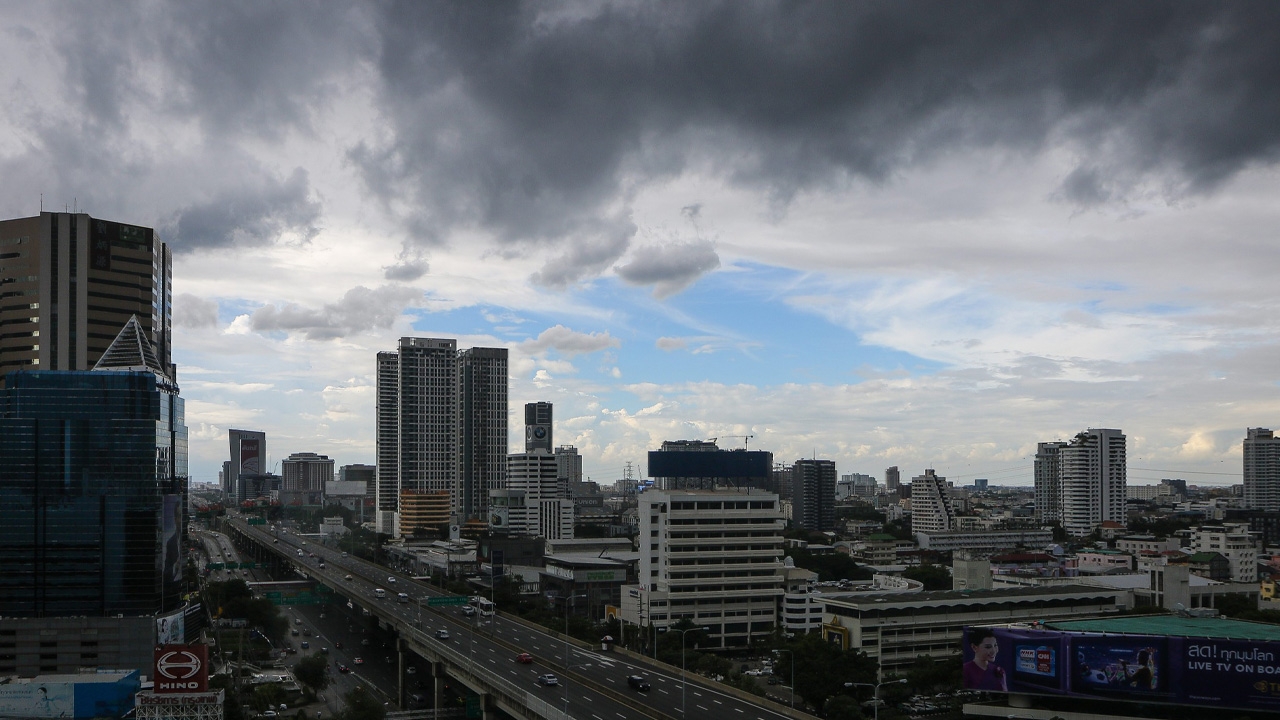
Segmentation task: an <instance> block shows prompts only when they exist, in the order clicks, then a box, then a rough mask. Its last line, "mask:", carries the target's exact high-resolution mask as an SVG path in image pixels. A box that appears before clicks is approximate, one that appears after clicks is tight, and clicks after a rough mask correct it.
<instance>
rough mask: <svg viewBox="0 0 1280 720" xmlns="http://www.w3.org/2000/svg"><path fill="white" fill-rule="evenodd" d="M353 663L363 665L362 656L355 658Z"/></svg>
mask: <svg viewBox="0 0 1280 720" xmlns="http://www.w3.org/2000/svg"><path fill="white" fill-rule="evenodd" d="M355 663H356V664H357V665H363V664H364V658H356V660H355Z"/></svg>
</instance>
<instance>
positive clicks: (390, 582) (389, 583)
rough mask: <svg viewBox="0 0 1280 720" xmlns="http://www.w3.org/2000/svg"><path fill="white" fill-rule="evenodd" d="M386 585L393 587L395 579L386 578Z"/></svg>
mask: <svg viewBox="0 0 1280 720" xmlns="http://www.w3.org/2000/svg"><path fill="white" fill-rule="evenodd" d="M387 584H388V585H395V584H396V579H395V578H394V577H392V576H390V575H388V576H387Z"/></svg>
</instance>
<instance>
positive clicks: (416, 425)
mask: <svg viewBox="0 0 1280 720" xmlns="http://www.w3.org/2000/svg"><path fill="white" fill-rule="evenodd" d="M376 404H377V407H376V416H377V417H376V443H377V449H376V454H377V458H378V464H377V506H378V530H379V532H385V533H393V534H394V533H406V532H410V531H412V530H413V529H414V528H415V527H418V526H434V525H436V524H438V523H439V522H441V521H443V520H448V519H449V518H451V517H456V518H460V519H463V520H466V519H471V518H484V517H485V514H486V511H487V508H488V497H489V490H490V489H494V488H498V487H501V486H502V483H503V482H504V480H505V477H506V459H507V453H506V448H507V351H506V349H505V348H472V349H470V350H463V351H461V352H459V351H458V349H457V341H456V340H448V339H439V338H413V337H406V338H400V347H399V348H398V349H397V350H396V351H395V352H381V353H378V388H377V401H376ZM407 506H408V507H410V508H411V509H412V512H411V513H407V512H406V508H407Z"/></svg>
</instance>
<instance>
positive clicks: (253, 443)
mask: <svg viewBox="0 0 1280 720" xmlns="http://www.w3.org/2000/svg"><path fill="white" fill-rule="evenodd" d="M261 452H262V451H261V450H260V449H259V447H258V440H257V438H245V439H243V440H241V441H240V474H241V475H257V474H259V473H261V472H262V463H261V462H260V460H259V457H260V455H261Z"/></svg>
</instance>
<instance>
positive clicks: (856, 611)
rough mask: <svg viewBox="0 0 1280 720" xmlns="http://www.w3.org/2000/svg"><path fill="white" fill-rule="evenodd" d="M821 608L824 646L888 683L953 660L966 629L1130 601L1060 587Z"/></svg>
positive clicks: (832, 602) (1084, 613)
mask: <svg viewBox="0 0 1280 720" xmlns="http://www.w3.org/2000/svg"><path fill="white" fill-rule="evenodd" d="M913 482H914V481H913ZM824 603H825V605H826V613H824V615H823V625H822V637H823V639H824V640H826V641H828V642H831V643H833V644H836V645H839V646H840V647H841V648H842V649H845V650H850V649H852V650H861V651H862V652H865V653H866V654H867V655H868V656H869V657H871V658H872V659H873V660H875V661H876V663H877V665H879V667H880V669H881V671H883V672H885V674H886V676H887V675H888V672H889V671H891V670H893V671H905V670H906V669H907V668H909V667H910V666H911V665H912V664H913V663H915V662H916V659H917V658H919V657H932V658H946V659H951V658H954V657H955V656H957V655H958V654H959V652H960V641H961V638H962V636H963V632H964V628H965V627H966V626H969V625H983V624H988V623H995V622H1029V621H1033V620H1037V621H1047V620H1069V619H1075V618H1090V617H1097V616H1101V615H1112V614H1116V613H1118V612H1119V611H1120V610H1123V609H1125V608H1127V607H1131V606H1132V604H1133V596H1132V592H1131V591H1128V590H1124V589H1107V588H1097V587H1088V586H1084V585H1063V586H1061V587H1046V588H1012V589H1010V588H997V589H993V590H963V591H957V590H937V591H932V592H920V593H897V594H881V593H866V594H865V595H859V596H858V597H856V598H831V599H827V600H824Z"/></svg>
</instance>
